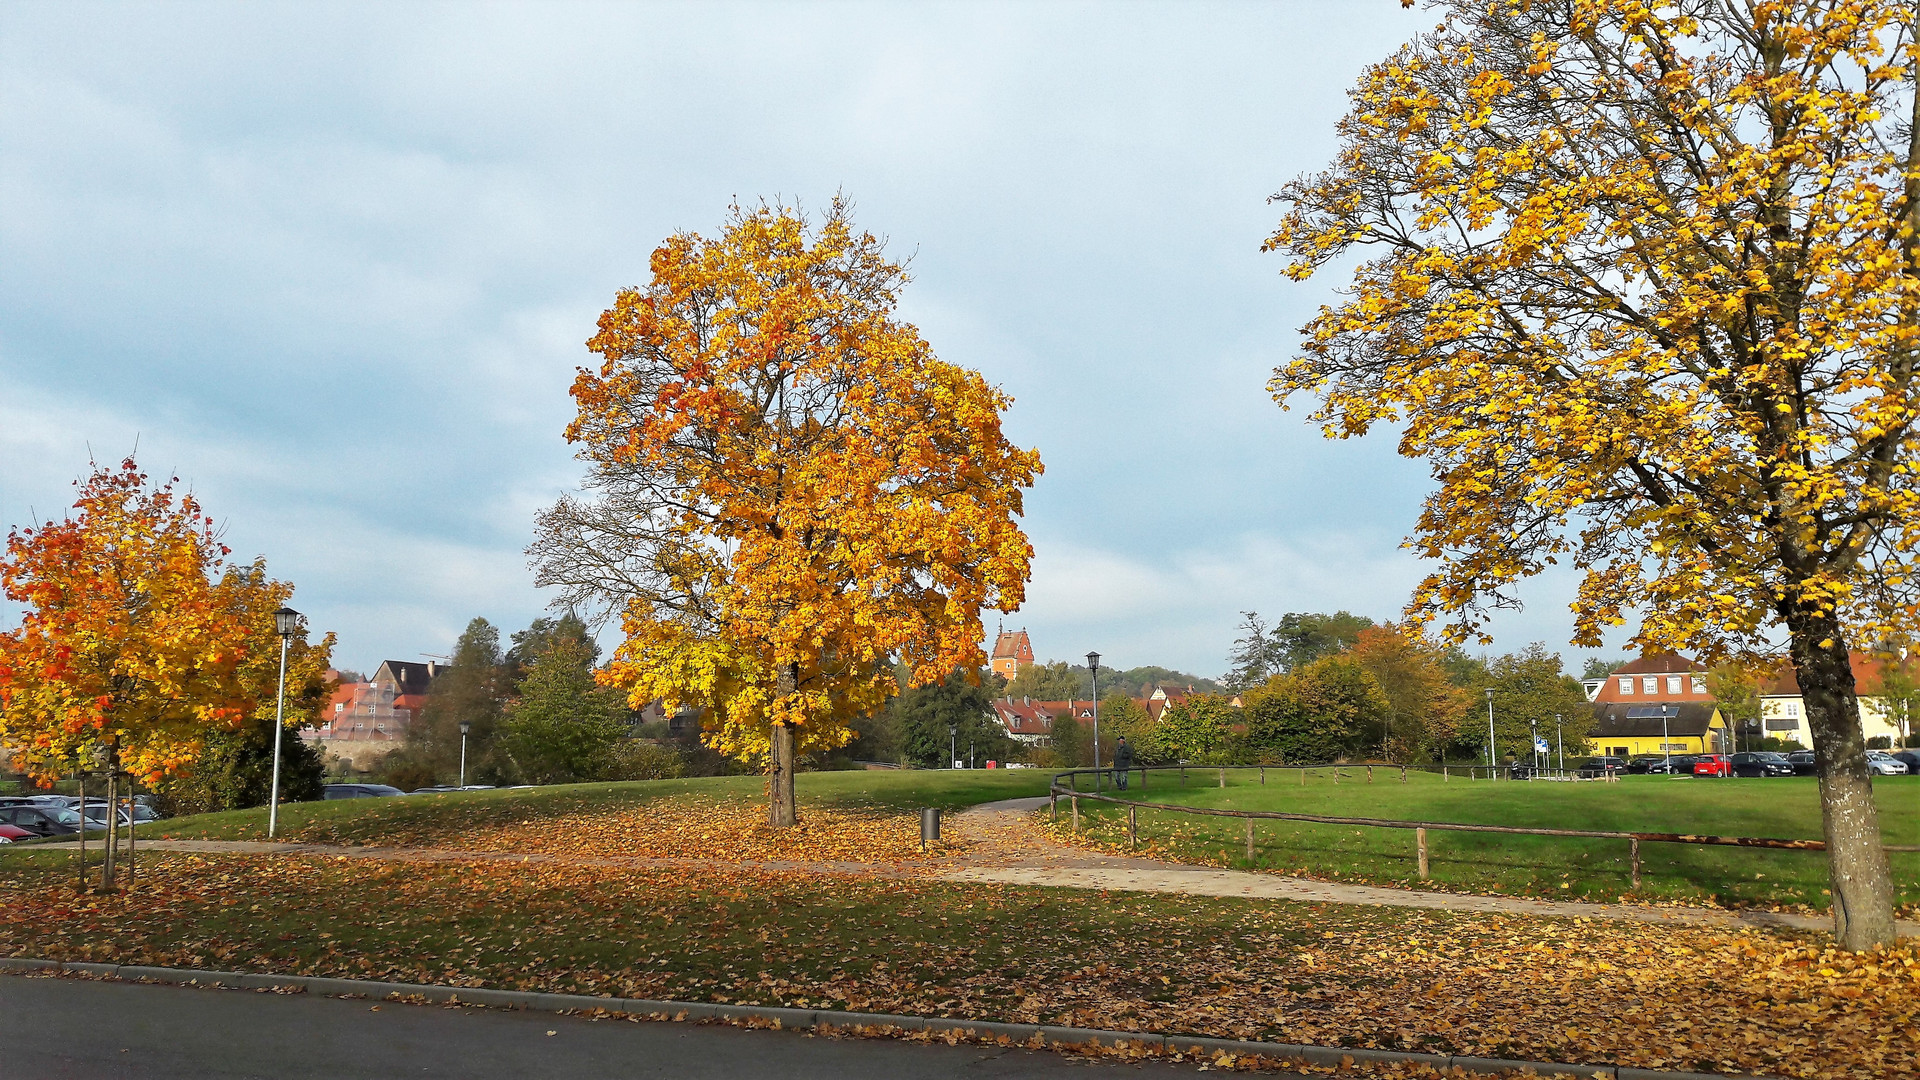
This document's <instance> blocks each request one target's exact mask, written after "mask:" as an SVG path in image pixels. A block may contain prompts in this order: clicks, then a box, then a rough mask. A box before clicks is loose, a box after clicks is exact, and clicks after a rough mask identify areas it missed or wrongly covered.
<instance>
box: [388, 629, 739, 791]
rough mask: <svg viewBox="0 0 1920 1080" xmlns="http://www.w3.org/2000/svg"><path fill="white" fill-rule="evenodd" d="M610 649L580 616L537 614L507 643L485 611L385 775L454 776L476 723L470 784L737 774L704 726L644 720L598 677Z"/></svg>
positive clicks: (426, 779)
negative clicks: (705, 737) (702, 736)
mask: <svg viewBox="0 0 1920 1080" xmlns="http://www.w3.org/2000/svg"><path fill="white" fill-rule="evenodd" d="M599 658H600V647H599V645H598V644H597V643H595V642H594V640H593V638H592V636H591V635H590V634H588V632H587V628H586V626H585V624H584V623H582V622H581V621H580V620H579V619H578V618H576V617H574V616H572V615H566V616H562V617H560V618H558V619H549V618H540V619H535V620H534V622H533V624H532V625H531V626H529V627H527V628H526V629H525V630H521V631H518V632H516V633H514V634H513V635H511V637H510V638H509V643H508V648H507V649H506V650H505V651H504V652H502V651H501V648H500V631H499V630H498V629H497V628H496V627H494V626H493V624H492V623H489V622H488V621H487V620H486V619H479V618H476V619H474V620H473V621H472V622H469V623H468V624H467V628H466V630H465V631H464V632H463V633H461V635H460V638H459V640H458V641H457V642H456V643H455V645H454V651H453V660H452V663H451V665H450V666H449V667H448V668H446V669H445V670H444V671H443V672H441V674H440V675H439V677H438V678H436V679H435V680H434V684H433V693H432V695H431V696H430V697H429V698H428V699H427V704H426V707H425V708H423V709H422V710H421V712H420V715H419V716H417V717H415V718H414V720H413V723H412V724H411V725H410V726H409V727H408V730H407V740H406V742H405V743H403V744H402V745H401V746H400V747H399V748H398V749H396V750H394V751H393V752H392V753H390V754H388V755H387V756H386V757H385V758H384V759H383V760H382V761H381V762H380V764H379V765H378V767H377V772H376V775H377V776H378V777H379V778H380V779H381V780H382V781H383V782H385V783H389V784H392V785H393V786H395V787H397V788H401V789H402V790H408V791H410V790H413V789H415V788H420V787H428V786H433V785H446V784H453V783H455V782H456V781H457V780H458V779H459V773H460V725H461V723H462V722H465V723H466V724H467V725H468V734H467V772H466V780H467V783H469V784H561V783H572V782H576V781H585V780H653V779H660V778H664V777H672V776H706V775H714V774H718V773H724V772H728V771H730V768H731V767H730V766H729V764H728V762H727V761H726V759H725V758H723V757H721V755H719V754H717V753H714V752H713V751H711V750H709V749H707V748H706V747H705V746H702V745H701V744H700V742H699V737H698V733H697V731H698V729H697V725H687V726H688V727H690V728H692V729H693V730H691V731H683V732H681V733H679V734H678V735H676V734H675V733H674V732H673V731H672V730H671V726H670V725H669V723H668V722H667V721H664V720H662V721H656V722H654V723H652V724H642V723H641V722H640V714H638V713H636V712H635V711H634V710H633V709H631V708H629V707H628V705H627V699H626V694H625V693H624V692H623V691H620V690H617V689H613V688H610V687H604V686H601V685H599V684H598V683H596V682H595V681H594V677H593V672H594V668H595V665H596V664H597V663H598V661H599Z"/></svg>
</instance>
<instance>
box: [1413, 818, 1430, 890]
mask: <svg viewBox="0 0 1920 1080" xmlns="http://www.w3.org/2000/svg"><path fill="white" fill-rule="evenodd" d="M1413 846H1414V851H1415V853H1416V854H1417V855H1418V860H1419V863H1420V880H1421V881H1425V880H1427V830H1425V829H1415V830H1413Z"/></svg>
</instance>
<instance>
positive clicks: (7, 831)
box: [0, 824, 36, 844]
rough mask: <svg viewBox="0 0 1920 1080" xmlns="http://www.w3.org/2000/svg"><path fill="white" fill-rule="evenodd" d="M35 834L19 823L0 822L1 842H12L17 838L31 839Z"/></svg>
mask: <svg viewBox="0 0 1920 1080" xmlns="http://www.w3.org/2000/svg"><path fill="white" fill-rule="evenodd" d="M35 835H36V834H34V833H30V832H28V831H27V830H25V829H23V828H21V827H20V826H18V825H6V824H0V844H11V843H13V842H14V841H15V840H31V839H33V838H34V836H35Z"/></svg>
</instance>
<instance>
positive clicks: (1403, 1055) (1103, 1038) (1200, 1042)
mask: <svg viewBox="0 0 1920 1080" xmlns="http://www.w3.org/2000/svg"><path fill="white" fill-rule="evenodd" d="M0 972H17V973H21V974H31V973H35V972H44V973H47V974H54V975H59V974H75V975H91V976H94V977H96V978H105V979H122V980H126V981H128V982H147V983H164V984H167V985H172V986H198V987H210V988H212V987H229V988H232V989H237V990H296V991H301V992H304V993H309V994H320V995H323V996H326V997H361V998H381V999H383V1000H384V999H387V998H408V999H417V1000H420V1001H424V1002H429V1003H432V1004H466V1005H483V1006H490V1007H493V1008H501V1009H526V1010H529V1011H532V1012H553V1013H558V1012H573V1011H585V1010H590V1009H598V1010H603V1011H605V1012H610V1013H618V1014H624V1015H629V1016H641V1017H648V1018H659V1019H664V1020H673V1021H699V1020H744V1021H760V1022H762V1023H767V1022H771V1024H772V1025H773V1026H774V1027H776V1028H780V1029H783V1030H789V1031H791V1030H807V1029H810V1028H822V1027H825V1028H851V1027H868V1028H892V1029H894V1030H897V1031H924V1032H928V1033H931V1034H936V1035H955V1036H959V1037H961V1038H979V1037H991V1038H998V1037H1000V1036H1006V1037H1007V1038H1009V1039H1012V1040H1013V1041H1015V1042H1017V1043H1023V1044H1028V1045H1034V1044H1035V1043H1038V1044H1041V1045H1047V1046H1063V1047H1068V1046H1085V1045H1087V1044H1089V1043H1092V1044H1094V1045H1097V1046H1106V1047H1118V1046H1126V1045H1130V1044H1131V1045H1138V1046H1147V1047H1151V1046H1155V1045H1158V1046H1159V1047H1161V1048H1162V1049H1165V1050H1167V1051H1169V1052H1173V1053H1209V1054H1221V1053H1225V1054H1233V1055H1235V1056H1248V1057H1254V1056H1257V1057H1263V1058H1269V1059H1273V1060H1276V1061H1280V1062H1283V1063H1284V1062H1287V1061H1300V1062H1305V1063H1307V1064H1310V1065H1333V1066H1338V1065H1340V1064H1341V1063H1342V1062H1343V1061H1346V1060H1352V1061H1354V1062H1368V1063H1379V1064H1396V1063H1407V1064H1424V1065H1431V1066H1433V1067H1434V1068H1436V1069H1449V1068H1457V1069H1460V1070H1463V1071H1465V1072H1468V1073H1471V1074H1474V1075H1476V1076H1503V1075H1507V1074H1510V1073H1515V1072H1523V1071H1525V1070H1529V1069H1531V1070H1533V1072H1535V1073H1537V1074H1538V1075H1540V1076H1543V1077H1544V1076H1551V1075H1553V1074H1556V1073H1565V1074H1570V1075H1572V1076H1576V1077H1579V1078H1580V1080H1727V1074H1723V1073H1696V1072H1661V1071H1657V1070H1652V1069H1636V1068H1631V1067H1628V1066H1625V1065H1566V1064H1560V1063H1555V1062H1549V1061H1507V1060H1504V1059H1500V1058H1479V1057H1465V1056H1450V1055H1444V1054H1421V1053H1414V1052H1411V1051H1399V1050H1358V1049H1355V1050H1347V1049H1342V1048H1340V1047H1333V1046H1305V1045H1301V1044H1296V1043H1269V1042H1249V1041H1242V1040H1237V1039H1205V1038H1197V1037H1188V1036H1184V1035H1155V1034H1151V1033H1147V1032H1138V1031H1103V1030H1099V1029H1096V1028H1071V1027H1052V1026H1049V1025H1046V1024H1007V1023H1000V1022H997V1021H988V1020H949V1019H945V1018H942V1017H933V1016H891V1015H888V1014H886V1013H861V1012H836V1011H834V1010H831V1009H783V1008H775V1007H771V1006H762V1005H720V1004H716V1003H713V1002H701V1001H650V1000H647V999H644V998H614V997H588V996H586V995H583V994H543V993H535V992H531V991H524V990H490V989H487V988H484V987H458V986H428V985H425V984H421V983H395V982H372V981H367V980H362V979H335V978H328V977H325V976H319V975H258V974H253V973H250V972H241V971H196V970H193V969H190V968H162V967H141V966H138V965H131V964H128V965H121V964H79V963H62V962H60V961H57V960H35V959H30V958H27V957H6V956H0Z"/></svg>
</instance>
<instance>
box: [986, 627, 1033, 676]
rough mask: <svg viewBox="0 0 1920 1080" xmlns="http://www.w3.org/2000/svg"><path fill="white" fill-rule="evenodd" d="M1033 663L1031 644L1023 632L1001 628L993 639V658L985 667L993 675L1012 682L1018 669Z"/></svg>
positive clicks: (1018, 671)
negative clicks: (988, 668) (991, 670)
mask: <svg viewBox="0 0 1920 1080" xmlns="http://www.w3.org/2000/svg"><path fill="white" fill-rule="evenodd" d="M1032 663H1033V642H1032V641H1029V640H1028V639H1027V632H1026V631H1025V630H1011V631H1010V630H1008V629H1007V628H1006V627H1004V626H1002V627H1001V628H1000V633H999V635H998V636H997V637H995V638H994V639H993V657H992V659H990V660H989V661H988V664H987V666H988V667H990V668H992V669H993V673H994V674H995V675H998V676H1000V677H1001V678H1003V679H1005V680H1007V681H1008V682H1012V681H1013V677H1014V676H1015V675H1018V674H1020V669H1021V668H1023V667H1027V666H1028V665H1030V664H1032Z"/></svg>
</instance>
